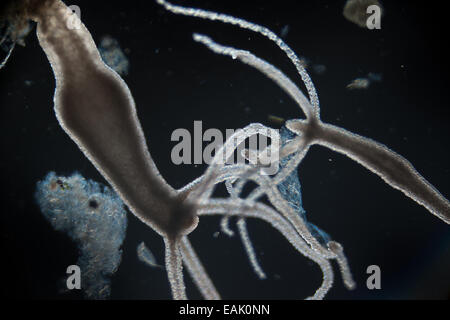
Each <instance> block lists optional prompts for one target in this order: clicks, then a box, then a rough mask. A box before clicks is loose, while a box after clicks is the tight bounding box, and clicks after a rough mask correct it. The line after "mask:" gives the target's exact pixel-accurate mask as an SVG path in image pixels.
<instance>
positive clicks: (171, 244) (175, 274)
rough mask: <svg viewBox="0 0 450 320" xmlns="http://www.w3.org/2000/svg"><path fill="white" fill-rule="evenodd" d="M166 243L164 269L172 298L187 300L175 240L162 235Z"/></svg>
mask: <svg viewBox="0 0 450 320" xmlns="http://www.w3.org/2000/svg"><path fill="white" fill-rule="evenodd" d="M164 242H165V245H166V259H165V260H166V270H167V276H168V278H169V283H170V289H171V291H172V297H173V299H174V300H187V296H186V287H185V285H184V280H183V264H182V257H181V253H180V248H179V244H178V241H177V240H171V239H169V238H167V237H164Z"/></svg>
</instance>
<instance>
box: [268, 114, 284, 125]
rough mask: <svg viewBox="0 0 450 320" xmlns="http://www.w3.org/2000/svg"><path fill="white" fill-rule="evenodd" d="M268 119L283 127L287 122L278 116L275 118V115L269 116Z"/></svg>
mask: <svg viewBox="0 0 450 320" xmlns="http://www.w3.org/2000/svg"><path fill="white" fill-rule="evenodd" d="M267 119H268V120H269V121H270V122H272V123H273V124H277V125H283V124H284V123H285V122H286V120H285V119H284V118H282V117H278V116H274V115H272V114H269V115H268V116H267Z"/></svg>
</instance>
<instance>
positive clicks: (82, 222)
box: [35, 172, 127, 299]
mask: <svg viewBox="0 0 450 320" xmlns="http://www.w3.org/2000/svg"><path fill="white" fill-rule="evenodd" d="M35 197H36V200H37V203H38V204H39V207H40V209H41V212H42V214H43V215H44V217H45V218H46V219H47V220H48V221H49V222H50V224H51V225H52V227H53V228H54V229H55V230H58V231H61V232H64V233H66V234H67V235H68V236H69V237H70V238H71V239H72V240H73V241H74V242H75V243H76V245H77V247H78V249H79V252H80V256H79V258H78V261H77V265H78V266H79V267H80V269H81V286H82V289H83V290H84V294H85V296H86V297H87V298H88V299H106V298H108V297H109V296H110V292H111V286H110V277H111V276H112V275H113V274H114V273H115V272H116V270H117V268H118V267H119V264H120V261H121V257H122V249H121V245H122V242H123V239H124V238H125V231H126V227H127V216H126V211H125V207H124V204H123V202H122V200H121V199H120V198H119V197H118V196H117V194H116V193H115V192H113V191H112V190H111V189H110V188H108V187H106V186H103V185H101V184H99V183H97V182H94V181H91V180H86V179H84V178H83V177H82V176H81V175H80V174H78V173H75V174H73V175H71V176H70V177H62V176H57V175H56V174H55V173H54V172H50V173H49V174H47V176H46V177H45V179H44V180H42V181H39V182H38V183H37V191H36V194H35Z"/></svg>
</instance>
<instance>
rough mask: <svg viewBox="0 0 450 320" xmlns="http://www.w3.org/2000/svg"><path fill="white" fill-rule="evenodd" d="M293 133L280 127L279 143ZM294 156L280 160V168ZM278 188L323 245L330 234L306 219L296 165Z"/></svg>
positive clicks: (283, 142)
mask: <svg viewBox="0 0 450 320" xmlns="http://www.w3.org/2000/svg"><path fill="white" fill-rule="evenodd" d="M295 136H296V135H295V134H294V133H292V132H291V131H289V129H287V128H286V127H284V126H283V127H282V128H281V129H280V137H281V144H282V145H285V144H286V143H287V142H289V140H292V139H293V138H295ZM293 156H294V154H291V155H289V156H287V157H285V158H283V159H281V160H280V170H282V169H283V168H284V166H286V164H287V163H288V162H289V160H290V159H291V158H292V157H293ZM278 190H279V191H280V193H281V195H282V196H283V198H284V199H286V200H287V201H288V202H289V204H290V206H291V207H292V208H294V209H295V211H297V212H298V214H299V216H300V217H301V218H302V219H303V220H304V221H305V223H306V226H307V227H308V229H309V232H311V234H312V235H313V236H314V237H315V238H316V239H317V241H319V242H320V243H321V244H322V245H325V246H326V244H327V243H328V242H329V241H330V240H331V238H330V236H329V235H328V234H327V233H326V232H325V231H323V230H321V229H320V228H319V227H317V226H316V225H314V224H312V223H310V222H308V220H307V219H306V211H305V209H303V206H302V192H301V185H300V179H299V178H298V167H296V168H295V169H294V170H293V171H292V172H291V174H290V175H289V176H288V177H287V178H286V179H285V180H284V181H283V182H281V183H280V184H279V185H278Z"/></svg>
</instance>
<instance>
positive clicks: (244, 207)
mask: <svg viewBox="0 0 450 320" xmlns="http://www.w3.org/2000/svg"><path fill="white" fill-rule="evenodd" d="M197 213H198V214H199V215H217V214H224V215H239V216H240V217H246V218H257V219H261V220H263V221H266V222H267V223H269V224H270V225H271V226H272V227H273V228H275V229H276V230H277V231H278V232H280V233H281V234H282V235H283V236H284V237H285V238H286V240H288V241H289V243H290V244H291V245H292V246H293V247H294V248H295V249H296V250H297V251H299V252H300V253H301V254H302V255H304V256H305V257H307V258H308V259H311V260H312V261H314V262H316V263H317V264H318V265H319V267H320V269H321V270H322V273H323V280H322V284H321V286H320V287H319V289H317V290H316V292H315V294H314V295H313V296H312V297H310V299H323V298H324V296H325V295H326V293H327V292H328V291H329V290H330V288H331V287H332V285H333V281H334V275H333V269H332V267H331V265H330V263H329V261H328V260H327V259H326V258H325V257H323V256H322V255H321V254H320V252H317V251H315V250H313V249H311V247H310V246H309V245H308V244H307V243H306V242H305V241H304V240H303V239H302V237H300V236H299V234H298V233H297V231H296V229H295V228H294V227H293V226H292V224H290V223H289V222H288V221H287V220H286V219H285V218H284V217H282V216H280V214H279V213H278V212H276V211H275V210H273V209H272V208H270V207H268V206H266V205H264V204H262V203H254V204H253V205H252V206H249V205H248V203H246V202H245V201H242V200H240V201H236V200H224V199H214V200H210V201H208V202H206V203H203V204H201V205H199V208H198V211H197Z"/></svg>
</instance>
